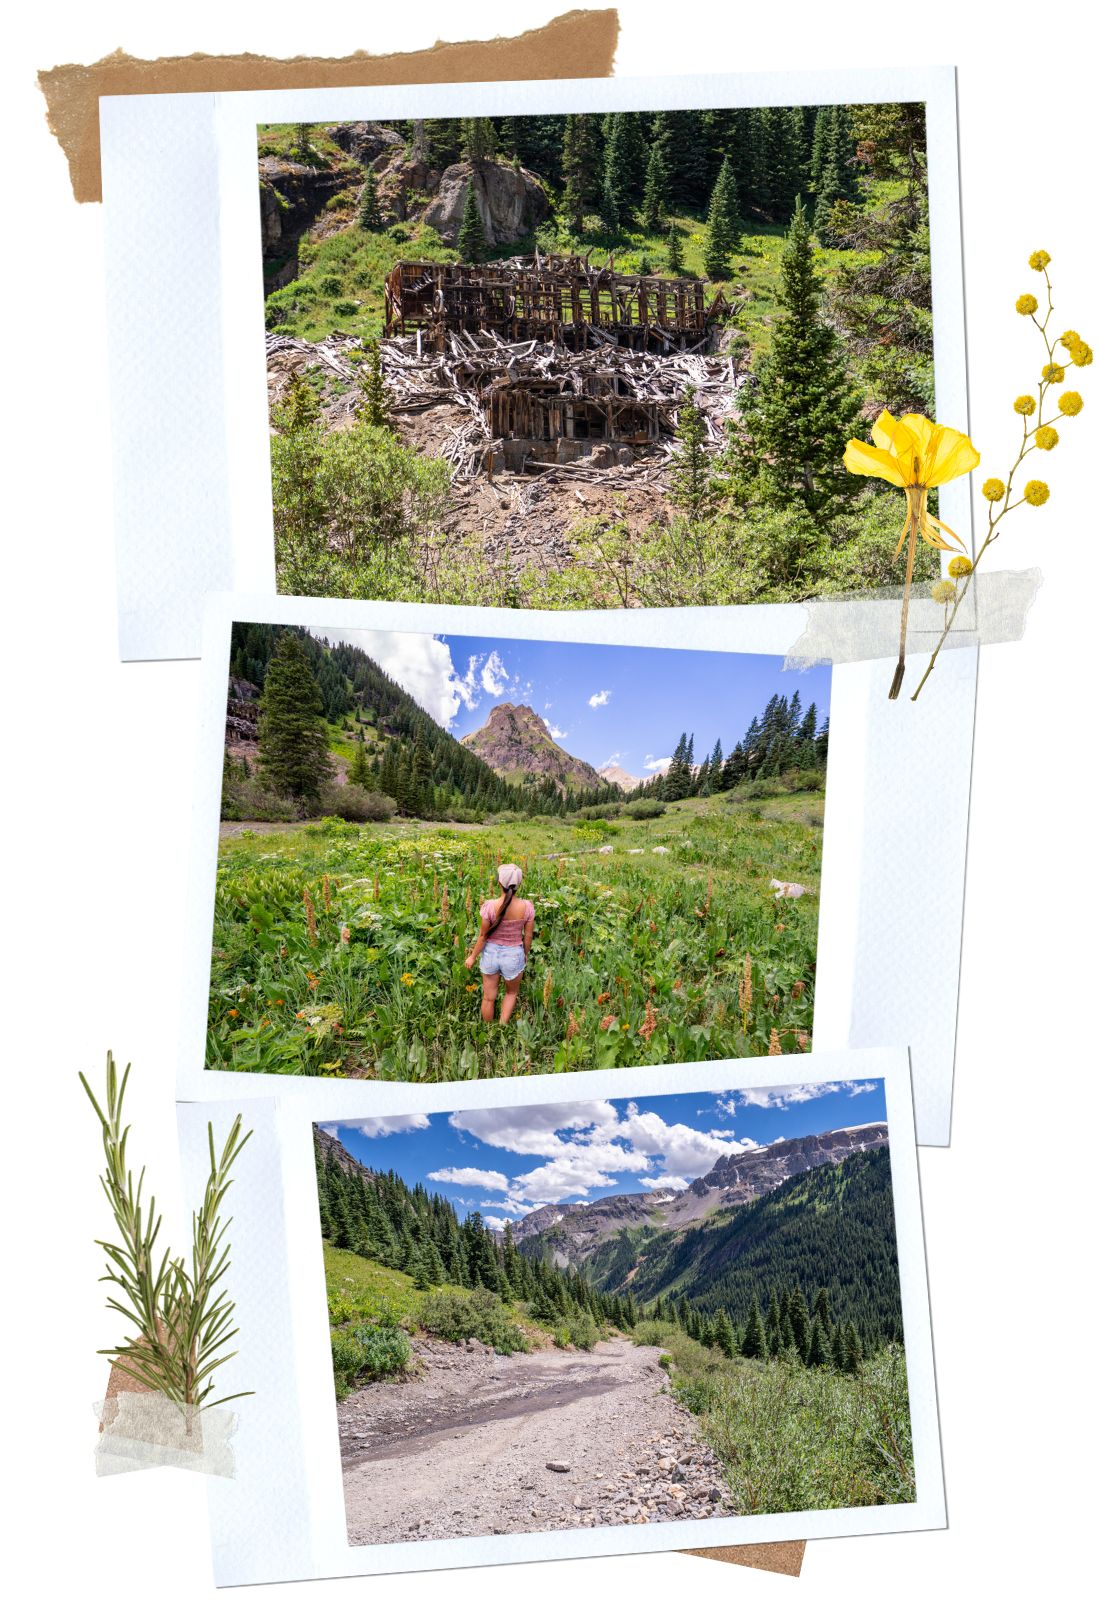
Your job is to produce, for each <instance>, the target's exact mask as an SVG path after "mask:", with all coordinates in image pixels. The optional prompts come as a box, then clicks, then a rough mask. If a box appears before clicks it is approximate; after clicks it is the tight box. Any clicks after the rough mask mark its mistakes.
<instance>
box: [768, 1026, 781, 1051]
mask: <svg viewBox="0 0 1100 1600" xmlns="http://www.w3.org/2000/svg"><path fill="white" fill-rule="evenodd" d="M768 1054H769V1055H770V1056H781V1055H782V1054H783V1046H782V1045H781V1044H780V1042H779V1032H778V1030H777V1029H776V1028H773V1029H772V1031H771V1033H769V1035H768Z"/></svg>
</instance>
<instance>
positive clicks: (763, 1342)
mask: <svg viewBox="0 0 1100 1600" xmlns="http://www.w3.org/2000/svg"><path fill="white" fill-rule="evenodd" d="M767 1353H768V1337H767V1334H766V1333H765V1331H764V1319H763V1317H762V1316H761V1315H760V1301H759V1300H758V1299H757V1298H756V1296H755V1294H754V1295H753V1297H752V1305H751V1307H750V1308H749V1319H748V1321H747V1322H746V1324H745V1331H744V1333H743V1334H742V1335H741V1354H742V1355H743V1356H749V1357H751V1358H752V1359H753V1360H755V1361H760V1360H762V1359H763V1357H764V1356H766V1355H767Z"/></svg>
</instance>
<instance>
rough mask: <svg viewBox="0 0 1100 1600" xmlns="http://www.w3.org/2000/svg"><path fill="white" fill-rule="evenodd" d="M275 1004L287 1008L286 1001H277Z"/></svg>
mask: <svg viewBox="0 0 1100 1600" xmlns="http://www.w3.org/2000/svg"><path fill="white" fill-rule="evenodd" d="M275 1004H276V1005H277V1006H285V1005H286V1001H285V1000H276V1002H275Z"/></svg>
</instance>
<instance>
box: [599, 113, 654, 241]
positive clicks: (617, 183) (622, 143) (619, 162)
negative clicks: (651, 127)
mask: <svg viewBox="0 0 1100 1600" xmlns="http://www.w3.org/2000/svg"><path fill="white" fill-rule="evenodd" d="M604 139H605V143H604V168H603V194H604V212H603V215H604V220H605V221H607V222H608V223H609V225H611V226H618V225H620V224H623V223H628V222H629V221H630V220H631V218H632V217H633V215H634V213H635V212H636V210H637V208H638V203H639V201H640V199H641V193H642V184H643V182H644V177H645V163H646V153H645V142H644V139H643V136H642V131H641V128H640V126H639V118H638V113H637V112H636V111H612V112H610V113H609V114H608V116H607V118H606V119H605V124H604ZM609 208H610V209H611V210H613V211H614V221H613V222H612V220H611V218H610V217H609V216H608V214H607V212H608V209H609Z"/></svg>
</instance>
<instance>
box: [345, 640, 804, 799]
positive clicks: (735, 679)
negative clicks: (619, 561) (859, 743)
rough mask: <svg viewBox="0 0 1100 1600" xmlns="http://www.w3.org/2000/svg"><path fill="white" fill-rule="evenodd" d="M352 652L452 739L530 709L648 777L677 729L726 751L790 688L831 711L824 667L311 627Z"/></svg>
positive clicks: (575, 740) (574, 743)
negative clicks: (506, 706) (498, 716)
mask: <svg viewBox="0 0 1100 1600" xmlns="http://www.w3.org/2000/svg"><path fill="white" fill-rule="evenodd" d="M316 631H317V634H318V637H323V638H328V639H330V640H333V641H335V640H337V639H340V640H344V641H346V642H347V643H348V644H355V645H358V646H359V648H360V649H362V650H364V651H366V653H367V654H368V655H369V656H370V657H371V658H372V660H374V661H376V662H377V663H378V665H379V666H381V667H382V668H383V670H384V671H386V672H387V673H389V675H390V676H391V677H392V678H395V679H396V680H397V682H398V683H400V684H401V686H402V688H404V689H406V690H407V691H408V692H409V693H410V694H411V695H412V696H413V697H414V699H416V700H417V702H418V703H419V704H420V705H421V706H423V707H424V709H425V711H427V712H428V713H429V715H430V716H432V717H434V718H435V720H436V721H437V722H439V723H440V724H441V725H442V726H443V727H445V728H447V729H449V731H450V732H451V733H453V734H454V735H455V737H456V738H459V739H461V738H462V736H463V735H464V734H467V733H471V732H473V731H474V730H475V729H477V728H480V727H482V726H484V724H485V722H486V721H487V720H488V717H489V713H490V711H491V710H492V708H493V706H494V705H501V704H503V703H504V702H506V701H510V702H511V703H513V704H523V705H529V706H533V707H534V709H535V710H536V711H537V712H538V714H539V715H540V716H541V717H542V718H543V720H544V721H545V723H546V725H547V727H548V728H549V730H550V733H551V735H552V737H553V738H554V739H556V740H557V741H558V743H559V744H561V745H562V747H563V748H564V749H566V750H568V751H570V752H571V754H573V755H575V756H579V757H580V758H581V759H582V760H584V761H588V762H591V764H592V765H593V766H595V767H602V766H605V765H606V764H607V763H608V762H611V761H614V762H616V763H617V764H618V765H619V766H621V767H624V768H625V769H626V771H627V772H631V773H634V774H635V775H636V776H638V777H648V776H650V775H652V773H653V772H655V771H658V770H660V764H661V762H662V761H667V758H668V757H669V756H670V755H671V754H672V751H673V748H674V747H675V744H676V741H677V739H678V738H679V737H680V734H681V733H683V732H687V733H694V734H695V753H696V757H697V758H701V757H702V756H704V755H709V754H710V752H711V750H712V749H713V747H714V741H715V739H719V738H720V739H721V741H722V746H723V749H725V750H727V751H728V750H729V749H731V748H732V746H733V745H734V744H735V743H736V742H737V740H738V739H739V738H740V737H741V735H742V734H743V733H744V732H745V729H746V728H747V727H748V725H749V723H750V722H751V720H752V718H753V717H754V716H756V715H757V714H758V713H759V712H761V711H762V710H763V709H764V706H765V704H766V703H767V701H768V700H769V699H770V697H771V696H772V695H773V694H776V693H779V694H785V695H787V696H788V697H789V696H790V695H792V694H793V693H794V691H795V690H796V689H797V690H798V692H799V694H800V695H801V697H802V704H803V706H804V707H805V706H808V705H809V703H810V702H811V700H812V701H816V703H817V708H818V725H819V726H820V725H821V723H822V722H824V720H825V718H826V716H827V715H828V710H829V683H830V673H829V668H828V667H811V668H809V669H808V670H806V671H804V672H784V671H783V670H782V667H783V661H782V657H780V656H753V655H732V654H726V653H724V652H717V651H705V650H654V649H644V648H641V647H635V646H628V645H605V644H562V643H560V642H557V641H554V642H549V643H548V642H545V641H540V640H532V639H493V638H476V637H474V636H472V635H466V634H423V633H420V634H417V633H381V632H373V631H372V632H367V631H365V630H362V631H357V630H350V629H329V630H327V631H325V630H320V629H318V630H316Z"/></svg>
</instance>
